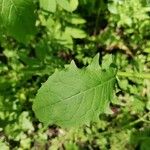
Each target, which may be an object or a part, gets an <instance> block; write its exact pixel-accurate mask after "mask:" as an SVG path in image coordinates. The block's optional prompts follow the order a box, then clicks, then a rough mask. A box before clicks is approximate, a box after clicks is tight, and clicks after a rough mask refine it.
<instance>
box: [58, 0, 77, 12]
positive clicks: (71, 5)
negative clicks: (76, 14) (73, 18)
mask: <svg viewBox="0 0 150 150" xmlns="http://www.w3.org/2000/svg"><path fill="white" fill-rule="evenodd" d="M56 1H57V3H58V5H59V6H60V7H62V8H63V9H65V10H67V11H69V12H72V11H74V10H76V8H77V6H78V0H70V1H68V0H56Z"/></svg>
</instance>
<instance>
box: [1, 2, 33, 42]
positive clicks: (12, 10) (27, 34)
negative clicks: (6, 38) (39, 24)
mask: <svg viewBox="0 0 150 150" xmlns="http://www.w3.org/2000/svg"><path fill="white" fill-rule="evenodd" d="M34 10H35V7H34V4H33V1H31V0H0V22H1V24H2V26H3V28H5V29H6V32H7V33H8V34H9V35H10V36H12V37H14V38H15V39H16V40H18V41H20V42H23V43H26V42H27V41H28V40H29V39H30V38H31V36H32V35H34V33H35V30H36V28H35V21H36V20H35V19H36V18H35V17H36V16H35V14H34Z"/></svg>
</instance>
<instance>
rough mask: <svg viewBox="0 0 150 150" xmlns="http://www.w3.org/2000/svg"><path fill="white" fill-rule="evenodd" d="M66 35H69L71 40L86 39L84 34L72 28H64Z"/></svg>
mask: <svg viewBox="0 0 150 150" xmlns="http://www.w3.org/2000/svg"><path fill="white" fill-rule="evenodd" d="M65 31H66V33H68V34H70V35H71V36H72V37H73V38H79V39H82V38H85V37H86V33H85V32H84V31H83V30H81V29H78V28H72V27H66V30H65Z"/></svg>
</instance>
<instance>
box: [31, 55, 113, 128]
mask: <svg viewBox="0 0 150 150" xmlns="http://www.w3.org/2000/svg"><path fill="white" fill-rule="evenodd" d="M98 58H99V56H98V55H97V56H95V57H94V59H93V61H92V63H91V64H90V65H89V66H88V67H86V68H84V69H79V68H77V67H76V66H74V64H71V65H70V66H69V67H67V68H66V69H65V70H63V71H57V72H55V73H54V74H53V75H52V76H50V77H49V79H48V80H47V81H46V82H45V83H44V84H43V85H42V87H41V88H40V90H39V91H38V94H37V96H36V99H35V101H34V104H33V110H34V112H35V114H36V116H37V117H38V118H39V119H40V121H41V122H44V123H45V124H46V125H48V124H57V125H60V126H62V127H72V126H79V125H82V124H87V123H89V122H90V121H95V120H97V119H98V116H99V114H100V113H104V111H105V109H106V107H107V106H108V104H109V102H110V100H111V98H112V94H113V87H114V84H115V75H116V73H115V71H114V69H112V68H109V69H108V71H103V70H101V69H100V67H99V68H98V67H97V66H98Z"/></svg>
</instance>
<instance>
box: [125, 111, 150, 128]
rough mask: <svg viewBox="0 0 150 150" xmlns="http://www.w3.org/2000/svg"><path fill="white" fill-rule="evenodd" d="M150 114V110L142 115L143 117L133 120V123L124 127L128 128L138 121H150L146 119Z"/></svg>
mask: <svg viewBox="0 0 150 150" xmlns="http://www.w3.org/2000/svg"><path fill="white" fill-rule="evenodd" d="M149 115H150V112H148V113H146V114H145V115H144V116H143V117H141V118H139V119H137V120H135V121H133V122H131V123H129V124H127V125H125V126H124V127H123V129H125V128H128V127H131V126H134V125H135V124H137V123H139V122H146V123H150V122H149V121H148V120H145V119H146V117H148V116H149Z"/></svg>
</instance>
